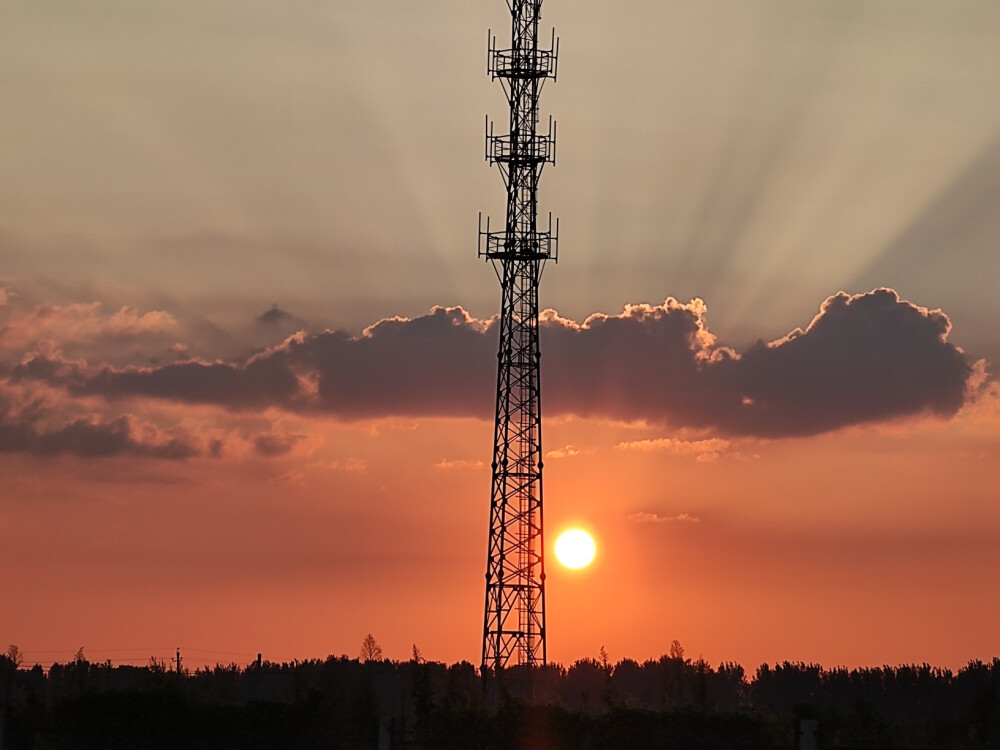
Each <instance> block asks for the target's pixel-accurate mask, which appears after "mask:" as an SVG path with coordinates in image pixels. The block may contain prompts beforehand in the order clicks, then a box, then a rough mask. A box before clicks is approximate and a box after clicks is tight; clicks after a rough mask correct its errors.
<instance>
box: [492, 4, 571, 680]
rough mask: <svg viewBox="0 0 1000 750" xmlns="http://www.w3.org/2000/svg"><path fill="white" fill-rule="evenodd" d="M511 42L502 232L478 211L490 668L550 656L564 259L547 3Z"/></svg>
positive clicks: (530, 7)
mask: <svg viewBox="0 0 1000 750" xmlns="http://www.w3.org/2000/svg"><path fill="white" fill-rule="evenodd" d="M507 5H508V7H509V9H510V15H511V46H510V48H509V49H499V48H498V47H497V43H496V37H495V36H493V34H492V32H491V33H490V34H489V36H488V45H487V46H488V57H487V61H488V62H487V72H488V73H489V75H490V77H491V79H492V80H494V81H495V80H498V79H499V81H500V84H501V86H502V87H503V91H504V94H505V95H506V97H507V102H508V104H509V105H510V127H509V129H508V132H507V133H505V134H502V135H496V134H494V132H493V123H491V122H490V119H489V117H488V116H487V118H486V160H487V161H488V162H489V163H490V164H491V165H492V164H495V165H497V166H498V167H499V169H500V174H501V176H502V177H503V182H504V186H505V187H506V189H507V215H506V222H505V224H504V227H503V229H500V230H496V231H494V230H491V229H490V221H489V218H487V219H486V225H485V227H484V226H483V220H482V214H480V217H479V256H480V257H485V258H486V259H487V260H488V261H489V262H490V263H492V265H493V268H494V270H495V271H496V274H497V278H498V279H499V280H500V289H501V306H500V319H499V326H498V327H499V331H500V347H499V351H498V353H497V397H496V421H495V424H494V439H493V463H492V479H491V493H490V537H489V546H488V551H487V558H486V609H485V616H484V619H483V663H482V666H483V671H484V674H485V673H486V670H487V669H490V670H493V671H494V672H495V673H498V672H500V671H501V670H503V669H504V668H506V667H508V666H514V665H525V666H527V667H528V668H529V669H530V668H531V667H536V666H541V665H544V664H545V663H546V645H545V636H546V632H545V552H544V534H543V524H542V463H543V462H542V406H541V395H540V389H539V362H540V357H541V354H540V351H539V346H538V327H539V326H538V283H539V280H540V279H541V275H542V270H543V269H544V267H545V261H547V260H550V259H551V260H553V261H557V260H558V252H557V249H558V241H559V237H558V235H559V222H558V220H556V224H555V228H554V229H553V224H552V215H551V214H549V217H548V224H547V226H546V228H545V229H544V231H540V230H539V228H538V181H539V178H540V177H541V174H542V169H543V168H544V166H545V165H546V164H555V157H556V138H555V136H556V128H555V124H554V123H553V121H552V119H551V118H549V123H548V132H547V133H539V132H538V99H539V96H540V94H541V91H542V88H543V86H544V84H545V81H546V80H548V79H550V78H551V79H553V80H555V78H556V72H557V67H558V66H557V60H558V57H559V42H558V39H557V38H556V35H555V31H553V32H552V42H551V45H550V47H549V48H548V49H539V47H538V23H539V20H540V18H541V7H542V0H507Z"/></svg>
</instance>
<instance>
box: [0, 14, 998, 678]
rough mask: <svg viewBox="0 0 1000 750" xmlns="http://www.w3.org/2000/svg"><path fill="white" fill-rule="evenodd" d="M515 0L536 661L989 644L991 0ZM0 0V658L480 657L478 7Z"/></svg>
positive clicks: (486, 107) (500, 116) (486, 190)
mask: <svg viewBox="0 0 1000 750" xmlns="http://www.w3.org/2000/svg"><path fill="white" fill-rule="evenodd" d="M543 11H544V18H543V29H544V35H545V37H546V38H547V35H548V29H549V26H550V25H555V26H556V28H557V31H558V34H559V36H560V37H561V47H560V50H561V57H560V67H559V73H560V77H559V80H558V82H556V83H555V84H551V83H550V84H548V85H546V88H545V90H544V94H543V98H542V114H543V116H544V117H547V116H548V115H549V114H552V115H553V116H554V117H555V118H556V119H557V120H558V123H559V127H558V134H559V143H558V162H557V164H556V166H555V167H554V168H546V171H545V174H544V176H543V179H542V182H541V185H542V190H541V208H542V209H543V211H545V212H548V211H550V210H551V211H552V212H553V213H554V214H555V215H557V216H559V217H560V219H561V242H560V259H559V263H558V264H557V265H550V266H549V267H548V268H547V269H546V274H545V276H544V279H543V286H542V292H541V299H542V305H543V307H548V308H553V309H554V310H556V311H557V313H558V314H555V313H553V314H550V315H549V316H548V318H547V321H548V322H547V325H546V328H545V331H544V332H543V339H542V346H543V351H544V352H545V357H544V358H543V360H544V368H545V374H544V376H543V377H544V385H545V389H546V390H545V404H546V409H547V412H546V414H547V421H546V431H545V441H546V445H547V447H546V450H547V451H551V452H552V455H551V460H548V461H547V462H546V471H547V475H546V520H547V522H548V523H549V528H550V530H551V531H552V532H553V533H554V532H555V531H556V530H558V528H559V527H560V526H564V525H567V524H569V523H571V522H574V521H575V522H577V523H581V524H584V525H586V526H588V527H589V528H591V529H592V531H593V532H594V533H595V534H596V535H597V536H598V541H599V545H600V548H599V555H598V562H597V564H596V565H595V567H593V568H591V569H589V570H588V571H585V572H583V573H574V574H572V575H569V574H567V573H565V572H562V571H558V570H553V571H552V573H551V575H550V578H549V581H550V591H549V607H550V609H549V618H550V633H551V635H550V638H551V640H550V646H549V648H550V655H551V656H553V657H554V658H555V659H557V660H562V661H572V660H573V659H576V658H580V657H584V656H592V655H595V654H596V653H597V651H598V649H599V648H600V646H601V645H606V646H607V648H608V651H609V653H611V655H612V657H617V658H620V657H622V656H633V657H636V658H643V657H646V656H656V655H658V654H659V653H660V652H662V651H665V650H666V648H667V644H669V642H670V641H671V640H672V639H673V638H679V639H680V640H682V641H683V642H684V644H685V646H686V647H687V650H688V652H689V653H692V654H696V653H699V652H700V653H704V655H705V656H706V658H710V660H713V661H718V660H722V659H736V660H741V661H744V663H745V664H747V666H753V665H754V664H755V663H756V662H757V661H761V660H765V659H769V660H772V661H773V660H776V659H784V658H789V659H796V658H801V659H806V660H817V661H823V662H826V663H828V664H833V663H873V664H880V663H883V662H895V661H904V660H916V661H923V660H928V661H932V662H937V663H943V664H947V665H951V666H954V665H957V664H960V663H962V662H963V661H964V660H966V659H969V658H973V657H978V658H985V657H988V656H992V655H993V654H995V653H998V652H1000V644H998V643H997V641H996V637H995V633H993V632H992V631H991V629H990V628H989V627H988V624H989V623H990V622H991V621H992V622H995V619H996V616H998V615H1000V609H998V608H997V605H992V604H989V603H988V602H989V601H992V599H993V598H992V597H989V596H988V593H989V592H990V591H991V590H995V588H996V584H997V576H996V574H995V572H994V571H996V570H997V569H998V568H997V563H998V562H1000V559H998V556H1000V553H998V552H997V551H996V550H997V549H1000V545H998V544H997V542H1000V512H998V511H997V509H995V507H994V506H995V505H996V502H995V501H996V499H997V488H996V470H995V468H993V466H992V462H993V460H994V459H995V456H996V454H997V450H998V448H1000V407H998V397H997V388H996V384H995V381H994V380H993V379H992V373H993V372H994V370H995V364H996V363H997V362H998V361H1000V337H998V336H997V334H996V331H997V326H996V320H997V316H998V312H1000V310H998V303H997V301H996V300H997V297H996V294H995V290H996V287H997V282H998V280H1000V260H998V252H997V250H998V247H1000V211H998V210H997V206H998V205H1000V97H997V95H996V92H997V91H1000V45H998V44H997V39H1000V5H998V4H997V3H995V2H993V1H992V0H982V1H975V2H963V1H962V0H955V1H953V2H947V3H945V2H940V1H939V0H898V1H890V0H877V1H876V2H872V1H871V0H865V1H864V2H862V1H860V0H858V1H853V0H843V1H838V2H819V1H818V0H796V1H795V2H790V1H787V0H786V1H784V2H758V1H756V0H755V1H754V2H745V1H741V2H735V1H734V2H716V1H714V0H711V1H705V0H698V1H697V2H694V1H691V2H677V1H674V0H666V1H664V0H658V1H657V2H650V1H647V0H643V1H640V0H621V2H616V3H613V4H611V3H607V2H600V3H599V2H596V1H594V0H575V1H574V2H569V0H548V2H546V3H545V5H544V8H543ZM3 17H4V22H3V24H0V91H3V93H4V105H3V107H2V108H0V174H2V175H3V178H2V180H0V463H2V465H3V474H4V476H5V477H6V480H5V481H4V482H2V483H0V531H2V532H3V533H4V534H5V535H6V536H8V537H10V539H11V541H10V543H8V544H5V545H4V547H3V549H2V551H0V572H2V573H3V576H4V580H8V581H9V580H14V581H16V583H15V587H16V591H15V594H16V596H15V597H14V598H13V599H10V598H9V603H8V606H12V607H13V608H14V610H15V611H14V612H10V613H9V612H8V611H5V612H4V616H3V618H0V619H2V620H3V627H4V628H7V629H8V630H5V631H4V632H2V633H0V639H2V638H7V640H8V641H10V642H16V643H19V644H20V646H21V647H22V649H23V650H25V651H26V653H28V655H29V658H31V657H32V651H33V650H34V651H35V652H36V653H37V654H38V656H37V658H38V659H39V660H42V661H44V660H45V659H46V658H49V655H50V654H55V655H56V656H58V654H59V653H61V651H60V650H66V651H67V652H68V653H67V655H66V656H65V657H64V658H69V656H71V655H72V653H73V652H74V651H75V650H76V649H77V648H78V647H79V646H80V645H81V643H82V644H84V645H88V646H90V647H91V652H93V650H94V649H98V648H103V649H111V648H116V647H121V648H133V647H134V648H138V649H139V650H140V651H141V650H142V649H143V648H146V647H147V646H149V645H153V642H154V641H155V642H156V644H159V641H161V640H162V641H163V642H164V643H163V644H159V645H166V646H169V647H172V646H175V645H177V642H180V643H183V644H184V645H186V646H188V647H190V648H192V649H194V648H200V649H204V650H206V651H207V650H211V649H217V650H220V651H226V650H227V647H228V650H231V651H234V652H235V653H238V654H250V655H251V656H253V655H255V654H256V653H257V652H258V651H261V650H263V651H264V652H265V655H267V654H268V653H271V654H272V656H273V657H275V658H280V657H286V658H293V657H299V658H301V657H306V656H321V655H325V654H326V653H341V652H345V653H348V654H351V655H354V654H355V652H356V651H357V649H358V648H359V645H360V642H361V639H362V638H363V637H364V635H365V634H366V633H368V632H372V633H373V634H375V635H376V637H377V638H379V639H380V640H381V641H382V642H383V645H384V646H385V647H386V652H387V654H388V655H390V656H392V657H394V658H403V657H406V656H407V655H408V654H409V651H410V646H411V644H412V643H413V642H416V643H417V644H418V645H420V647H421V648H422V649H423V650H424V652H425V654H426V655H427V656H428V657H429V658H438V659H442V660H449V661H454V660H457V659H460V658H465V659H469V660H470V661H474V662H475V661H477V660H478V658H479V651H478V649H479V646H480V644H479V634H480V627H481V607H482V595H483V591H482V573H483V571H484V569H485V567H484V565H485V549H486V531H487V503H488V493H489V477H488V469H487V468H486V465H487V464H488V460H489V459H488V456H489V452H490V444H489V441H490V439H491V429H490V423H489V420H490V418H491V414H490V410H491V404H492V398H493V395H492V388H493V386H494V383H495V374H494V373H492V371H491V368H492V367H494V366H495V345H496V344H495V329H494V328H493V327H492V326H491V324H490V318H491V316H492V315H494V314H495V312H496V309H497V306H498V303H499V289H498V285H497V282H496V278H495V276H494V274H493V272H492V270H491V269H490V268H489V267H488V266H487V265H485V264H483V263H482V262H480V261H478V260H477V259H476V219H477V213H478V212H479V211H480V210H482V211H484V213H489V214H490V215H492V216H493V217H494V220H498V219H500V218H501V217H502V214H503V209H504V207H503V195H504V194H503V189H502V183H501V181H500V177H499V175H498V174H497V173H496V170H491V169H489V168H488V167H487V166H486V165H485V163H484V161H483V117H484V115H485V114H487V113H488V114H489V115H491V116H492V117H494V118H495V119H497V120H498V121H500V122H501V123H502V122H503V120H504V119H505V116H506V110H505V107H506V104H505V101H504V99H503V97H502V94H501V90H500V87H499V85H498V84H496V83H493V84H491V83H490V82H489V78H488V76H487V75H486V71H485V66H486V38H487V29H489V28H492V29H494V31H495V32H496V33H497V34H498V36H499V38H500V42H501V44H503V43H504V40H506V39H507V38H508V37H507V35H508V33H509V32H508V28H507V27H508V25H509V16H508V15H507V9H506V4H505V3H504V2H502V0H490V2H476V3H472V2H469V1H468V0H431V1H429V2H428V1H425V2H413V0H377V1H375V2H365V3H344V2H329V1H327V2H320V1H319V0H288V1H287V2H282V3H272V2H246V1H245V0H242V1H241V2H235V0H211V1H209V2H163V1H159V0H157V1H152V2H143V3H135V2H125V1H124V0H106V1H105V0H102V1H101V2H88V3H78V2H68V1H67V0H31V1H30V2H26V1H21V0H8V1H7V2H5V3H4V12H3ZM500 127H501V128H502V125H501V126H500ZM882 287H886V288H889V289H892V290H894V292H876V293H871V292H873V290H876V289H879V288H882ZM838 292H844V293H845V294H841V295H838ZM667 298H673V300H676V301H673V300H671V301H669V302H665V300H667ZM695 298H697V299H700V300H702V301H703V302H697V301H695V302H691V300H694V299H695ZM435 306H442V307H446V308H461V309H448V310H444V309H441V310H438V311H437V312H434V313H431V312H430V311H431V308H433V307H435ZM627 306H628V307H627ZM821 306H822V310H821ZM596 313H600V314H601V315H599V316H597V317H591V316H593V315H594V314H596ZM396 318H398V319H396ZM379 321H383V322H381V323H379ZM376 324H378V325H376ZM369 327H371V328H369ZM327 329H329V331H328V332H327V333H324V331H326V330H327ZM797 329H801V330H797ZM363 331H366V333H365V335H364V336H362V332H363ZM293 334H296V337H295V338H293V339H288V337H289V336H292V335H293ZM286 339H287V340H286ZM760 341H764V342H780V344H779V343H775V344H773V345H772V346H770V347H765V346H763V345H756V346H755V344H757V342H760ZM283 342H284V343H283ZM551 565H552V566H555V562H554V560H553V562H552V563H551ZM623 581H624V582H626V584H625V585H623ZM622 591H626V592H627V593H626V594H624V595H623V594H622V593H621V592H622ZM609 596H615V597H619V598H620V599H621V601H622V606H621V607H620V608H619V610H618V611H617V612H614V613H609V612H608V608H607V607H606V606H604V604H603V603H602V602H603V600H604V599H606V598H608V597H609ZM984 597H985V598H986V599H987V601H986V602H984V601H983V598H984ZM11 602H12V603H11ZM990 607H992V609H989V608H990ZM928 611H931V612H933V614H932V615H930V616H928V615H927V614H926V613H927V612H928ZM401 613H405V614H401ZM147 650H148V649H147ZM91 652H88V653H91ZM43 653H45V654H46V655H45V656H43V655H42V654H43ZM94 655H95V656H100V654H96V653H95V654H94ZM148 656H149V654H140V657H139V658H140V659H141V660H142V659H145V658H146V657H148ZM53 658H55V657H53ZM115 658H117V657H115ZM204 658H205V660H206V661H211V660H212V659H214V657H210V656H205V657H204ZM248 658H249V657H248ZM221 660H223V661H225V660H226V659H225V658H222V659H221Z"/></svg>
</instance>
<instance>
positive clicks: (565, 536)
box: [556, 529, 597, 569]
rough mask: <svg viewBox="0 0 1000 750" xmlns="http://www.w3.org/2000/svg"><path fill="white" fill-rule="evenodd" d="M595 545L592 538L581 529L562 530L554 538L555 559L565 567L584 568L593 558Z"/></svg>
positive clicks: (595, 549)
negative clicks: (557, 536) (556, 537)
mask: <svg viewBox="0 0 1000 750" xmlns="http://www.w3.org/2000/svg"><path fill="white" fill-rule="evenodd" d="M596 551H597V545H595V544H594V538H593V537H592V536H591V535H590V534H588V533H587V532H586V531H583V530H582V529H570V530H569V531H564V532H563V533H562V534H560V535H559V538H558V539H556V559H557V560H559V562H561V563H562V564H563V565H565V566H566V567H567V568H573V569H579V568H585V567H587V566H588V565H590V563H591V562H592V561H593V559H594V553H595V552H596Z"/></svg>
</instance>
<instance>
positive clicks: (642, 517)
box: [627, 511, 701, 523]
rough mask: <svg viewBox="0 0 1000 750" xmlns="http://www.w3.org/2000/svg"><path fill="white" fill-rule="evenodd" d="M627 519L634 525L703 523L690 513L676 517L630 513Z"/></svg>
mask: <svg viewBox="0 0 1000 750" xmlns="http://www.w3.org/2000/svg"><path fill="white" fill-rule="evenodd" d="M627 519H628V520H629V521H631V522H632V523H701V519H700V518H698V517H697V516H692V515H690V514H688V513H678V514H677V515H676V516H661V515H660V514H659V513H648V512H646V511H639V512H638V513H630V514H629V515H628V516H627Z"/></svg>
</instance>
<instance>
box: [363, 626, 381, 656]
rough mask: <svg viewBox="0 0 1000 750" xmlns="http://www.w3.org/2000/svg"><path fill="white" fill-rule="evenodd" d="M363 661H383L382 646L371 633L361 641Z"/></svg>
mask: <svg viewBox="0 0 1000 750" xmlns="http://www.w3.org/2000/svg"><path fill="white" fill-rule="evenodd" d="M361 661H363V662H369V661H382V647H381V646H379V645H378V642H377V641H376V640H375V637H374V636H373V635H372V634H371V633H369V634H368V635H366V636H365V639H364V640H363V641H362V642H361Z"/></svg>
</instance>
